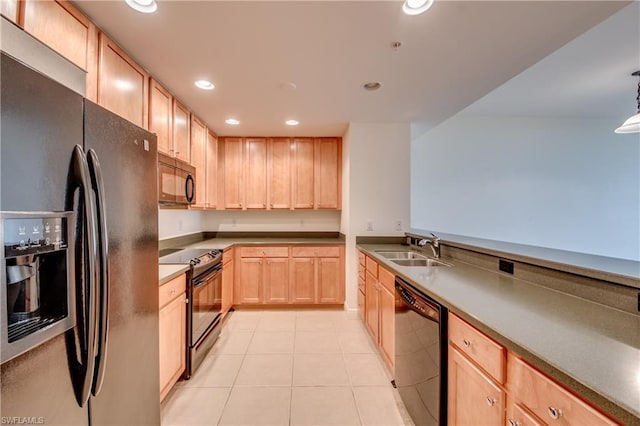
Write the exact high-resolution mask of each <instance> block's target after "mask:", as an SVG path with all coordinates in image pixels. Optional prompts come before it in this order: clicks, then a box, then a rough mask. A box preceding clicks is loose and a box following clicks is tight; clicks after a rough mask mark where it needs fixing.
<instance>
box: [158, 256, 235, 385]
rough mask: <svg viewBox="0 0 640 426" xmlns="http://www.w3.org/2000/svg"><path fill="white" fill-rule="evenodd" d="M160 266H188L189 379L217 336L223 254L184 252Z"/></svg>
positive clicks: (186, 372) (169, 257)
mask: <svg viewBox="0 0 640 426" xmlns="http://www.w3.org/2000/svg"><path fill="white" fill-rule="evenodd" d="M160 264H163V265H168V264H174V265H189V271H188V272H187V332H186V336H187V353H186V368H185V373H184V376H183V378H184V379H189V378H190V377H191V375H192V374H193V373H194V372H195V371H196V369H197V368H198V367H199V366H200V364H201V363H202V361H203V360H204V358H205V356H206V355H207V353H208V352H209V350H210V349H211V347H212V346H213V344H214V343H215V341H216V339H217V338H218V336H219V335H220V318H221V311H222V250H209V249H187V250H181V251H178V252H175V253H172V254H169V255H166V256H162V257H160Z"/></svg>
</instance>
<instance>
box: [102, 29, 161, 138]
mask: <svg viewBox="0 0 640 426" xmlns="http://www.w3.org/2000/svg"><path fill="white" fill-rule="evenodd" d="M99 46H100V50H99V52H100V53H99V61H98V103H99V104H100V105H102V106H103V107H105V108H107V109H108V110H110V111H112V112H114V113H116V114H118V115H120V116H122V117H124V118H126V119H127V120H129V121H131V122H132V123H134V124H137V125H138V126H140V127H145V126H146V125H147V123H148V121H147V101H148V97H147V88H148V82H149V80H148V76H147V73H146V71H145V70H144V69H143V68H142V67H141V66H140V65H138V64H136V63H135V62H134V61H133V60H132V59H131V58H130V57H129V56H128V55H127V54H126V53H124V51H122V49H120V48H119V47H118V46H117V45H116V44H115V43H114V42H113V41H111V40H110V39H109V38H108V37H107V36H106V35H105V34H104V33H100V37H99Z"/></svg>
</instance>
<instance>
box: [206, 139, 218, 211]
mask: <svg viewBox="0 0 640 426" xmlns="http://www.w3.org/2000/svg"><path fill="white" fill-rule="evenodd" d="M206 178H207V182H206V191H207V196H206V200H205V204H206V206H207V207H208V208H215V207H216V204H217V202H218V137H217V136H216V134H215V133H213V132H211V131H209V132H207V176H206Z"/></svg>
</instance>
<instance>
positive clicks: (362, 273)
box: [358, 264, 365, 280]
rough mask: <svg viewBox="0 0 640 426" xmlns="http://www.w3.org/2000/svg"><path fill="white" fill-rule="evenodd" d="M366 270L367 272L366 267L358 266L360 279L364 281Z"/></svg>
mask: <svg viewBox="0 0 640 426" xmlns="http://www.w3.org/2000/svg"><path fill="white" fill-rule="evenodd" d="M364 270H365V266H364V265H361V264H358V277H360V278H362V279H363V280H364Z"/></svg>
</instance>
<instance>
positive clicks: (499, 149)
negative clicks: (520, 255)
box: [411, 116, 640, 260]
mask: <svg viewBox="0 0 640 426" xmlns="http://www.w3.org/2000/svg"><path fill="white" fill-rule="evenodd" d="M618 121H619V120H617V119H580V118H544V117H507V116H501V117H500V116H493V117H464V116H456V117H454V118H452V119H450V120H448V121H446V122H445V123H443V124H441V125H440V126H438V127H436V128H434V129H433V130H432V131H430V132H428V133H426V134H425V135H423V136H421V137H419V138H418V139H416V140H414V141H413V142H412V158H411V184H412V185H411V187H412V190H411V226H412V227H414V228H422V229H433V230H436V231H442V232H447V233H452V234H460V235H468V236H473V237H480V238H486V239H493V240H501V241H508V242H515V243H521V244H530V245H535V246H541V247H551V248H557V249H563V250H570V251H577V252H584V253H590V254H597V255H603V256H610V257H618V258H624V259H633V260H640V138H639V136H638V135H637V134H636V135H617V134H614V133H613V129H614V128H615V127H617V126H618V125H619V123H618Z"/></svg>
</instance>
